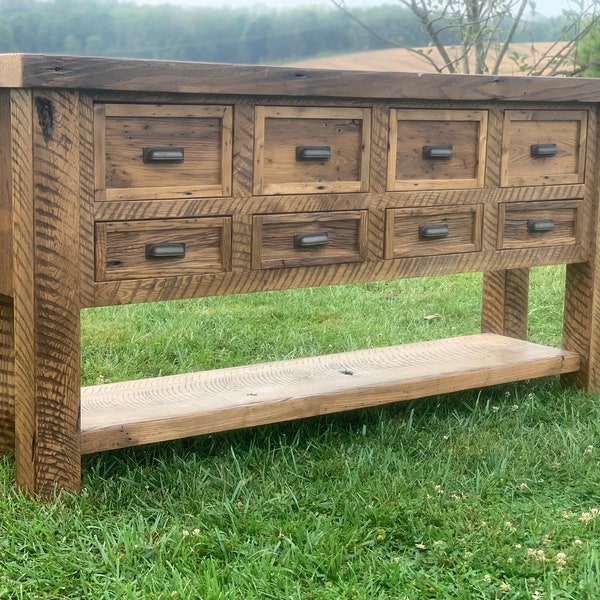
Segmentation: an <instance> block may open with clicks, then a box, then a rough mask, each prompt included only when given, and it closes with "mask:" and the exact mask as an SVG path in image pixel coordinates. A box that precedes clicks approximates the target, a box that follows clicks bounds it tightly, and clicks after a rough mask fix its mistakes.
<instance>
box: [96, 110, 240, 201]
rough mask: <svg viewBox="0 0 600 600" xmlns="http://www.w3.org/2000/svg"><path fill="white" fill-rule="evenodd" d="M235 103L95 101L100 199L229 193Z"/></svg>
mask: <svg viewBox="0 0 600 600" xmlns="http://www.w3.org/2000/svg"><path fill="white" fill-rule="evenodd" d="M232 121H233V117H232V108H231V107H230V106H182V105H172V106H163V105H151V104H99V105H97V106H96V107H95V123H94V131H95V138H96V139H95V148H96V151H95V185H96V200H125V199H154V198H188V197H207V196H228V195H230V194H231V160H232V142H231V137H232Z"/></svg>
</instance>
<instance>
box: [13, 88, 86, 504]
mask: <svg viewBox="0 0 600 600" xmlns="http://www.w3.org/2000/svg"><path fill="white" fill-rule="evenodd" d="M12 111H13V115H12V117H13V121H12V125H11V127H12V132H13V133H12V135H13V136H15V138H14V139H15V143H14V145H13V151H14V156H13V165H14V167H15V176H14V177H13V195H14V202H13V218H14V231H15V252H14V255H15V260H14V332H15V464H16V479H17V485H19V486H21V487H24V488H26V489H27V490H29V492H31V493H32V494H35V495H41V496H51V495H52V494H53V493H54V492H55V490H56V489H58V488H62V489H67V490H71V491H77V490H79V488H80V485H81V483H80V477H81V457H80V452H79V411H80V406H79V405H80V365H79V360H80V358H79V357H80V326H79V318H80V315H79V311H80V296H79V294H80V284H79V273H80V239H79V238H80V223H79V214H80V206H79V205H80V183H79V132H78V100H77V95H76V94H73V93H67V92H58V91H52V90H47V91H46V90H44V91H40V92H38V93H36V92H34V93H33V94H30V93H28V92H25V93H22V94H21V95H20V96H19V97H18V98H15V101H14V103H13V105H12ZM19 136H32V137H31V140H30V141H32V146H33V157H31V158H30V157H29V156H28V155H27V154H26V153H25V152H23V154H22V155H21V156H20V155H19V148H20V147H22V148H27V144H26V143H25V144H22V143H20V142H21V141H25V142H27V141H28V140H19ZM29 147H31V145H30V146H29Z"/></svg>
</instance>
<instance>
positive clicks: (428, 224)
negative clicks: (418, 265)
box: [385, 205, 483, 258]
mask: <svg viewBox="0 0 600 600" xmlns="http://www.w3.org/2000/svg"><path fill="white" fill-rule="evenodd" d="M482 212H483V211H482V207H481V206H480V205H475V206H455V207H453V208H452V209H451V210H449V209H448V208H437V207H424V208H390V209H388V210H387V215H386V239H385V258H402V257H408V256H434V255H438V254H455V253H464V252H478V251H479V250H481V231H482Z"/></svg>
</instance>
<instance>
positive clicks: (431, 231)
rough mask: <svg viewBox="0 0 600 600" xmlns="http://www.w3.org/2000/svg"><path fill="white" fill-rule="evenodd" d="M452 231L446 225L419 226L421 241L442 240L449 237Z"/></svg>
mask: <svg viewBox="0 0 600 600" xmlns="http://www.w3.org/2000/svg"><path fill="white" fill-rule="evenodd" d="M449 234H450V229H449V228H448V225H446V224H445V223H440V224H439V225H419V239H420V240H441V239H443V238H446V237H448V235H449Z"/></svg>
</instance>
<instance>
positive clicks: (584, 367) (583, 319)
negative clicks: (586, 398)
mask: <svg viewBox="0 0 600 600" xmlns="http://www.w3.org/2000/svg"><path fill="white" fill-rule="evenodd" d="M597 132H598V115H597V113H596V112H590V113H589V119H588V145H587V158H586V160H587V176H586V186H587V187H588V189H589V195H590V197H591V199H592V202H591V203H590V208H589V210H587V211H586V213H585V219H584V220H583V221H584V223H585V226H586V227H588V231H587V232H586V233H587V237H588V238H589V240H590V245H589V260H588V262H585V263H580V264H574V265H567V274H566V281H565V304H564V317H563V342H562V345H563V348H564V349H565V350H572V351H574V352H577V353H578V354H579V356H580V361H581V367H580V369H579V371H578V372H577V373H572V374H570V375H565V376H563V380H564V381H565V383H575V384H576V385H577V386H579V387H582V388H583V389H585V390H587V391H588V392H596V393H597V392H600V257H599V256H598V252H599V251H600V244H599V243H598V235H600V206H599V204H600V190H599V186H600V174H599V173H598V166H597V160H596V159H597V157H599V156H600V136H598V135H597Z"/></svg>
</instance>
